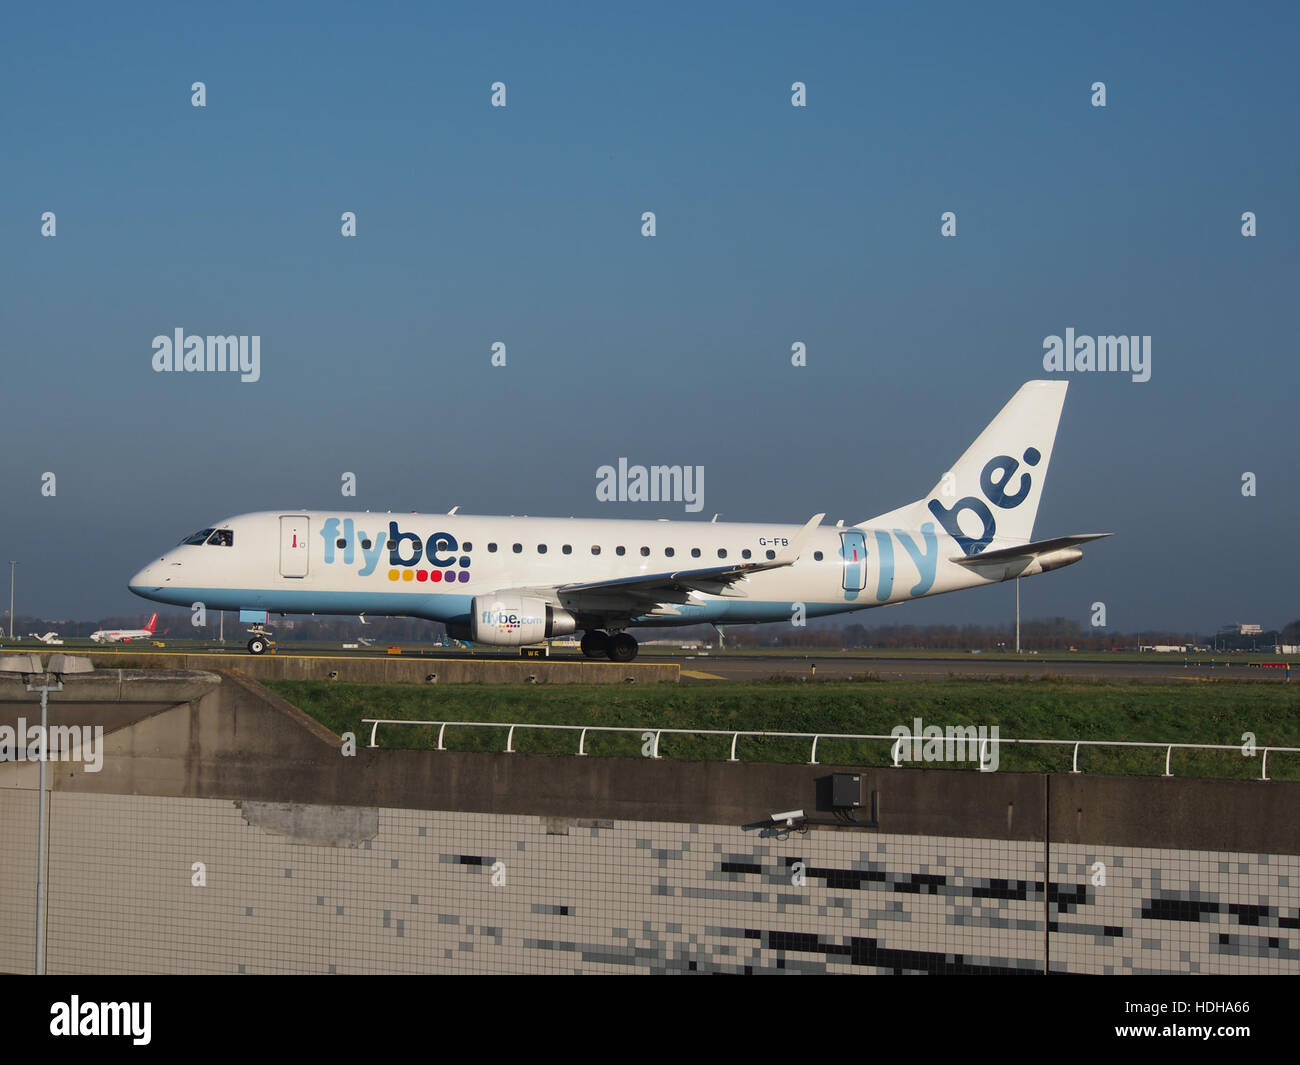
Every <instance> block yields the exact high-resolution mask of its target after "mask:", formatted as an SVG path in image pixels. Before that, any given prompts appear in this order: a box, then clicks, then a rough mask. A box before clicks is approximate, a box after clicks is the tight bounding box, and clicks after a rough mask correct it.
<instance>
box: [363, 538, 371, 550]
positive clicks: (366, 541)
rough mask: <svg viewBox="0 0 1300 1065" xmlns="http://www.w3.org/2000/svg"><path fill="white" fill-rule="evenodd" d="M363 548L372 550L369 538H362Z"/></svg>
mask: <svg viewBox="0 0 1300 1065" xmlns="http://www.w3.org/2000/svg"><path fill="white" fill-rule="evenodd" d="M361 550H362V551H369V550H370V541H369V540H362V541H361Z"/></svg>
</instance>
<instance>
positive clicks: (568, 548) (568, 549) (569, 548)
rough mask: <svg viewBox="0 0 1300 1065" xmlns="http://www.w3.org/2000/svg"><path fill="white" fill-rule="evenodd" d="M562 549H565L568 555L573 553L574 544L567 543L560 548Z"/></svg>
mask: <svg viewBox="0 0 1300 1065" xmlns="http://www.w3.org/2000/svg"><path fill="white" fill-rule="evenodd" d="M560 550H561V551H563V552H564V553H565V554H566V555H571V554H573V545H572V544H565V545H564V546H563V547H562V548H560Z"/></svg>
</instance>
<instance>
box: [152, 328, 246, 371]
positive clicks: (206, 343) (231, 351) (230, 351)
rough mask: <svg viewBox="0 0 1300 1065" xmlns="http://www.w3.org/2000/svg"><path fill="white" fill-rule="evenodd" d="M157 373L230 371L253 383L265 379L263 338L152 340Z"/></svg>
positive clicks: (178, 335)
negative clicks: (261, 378)
mask: <svg viewBox="0 0 1300 1065" xmlns="http://www.w3.org/2000/svg"><path fill="white" fill-rule="evenodd" d="M153 368H154V373H216V372H218V371H222V370H230V371H233V372H234V373H237V374H239V379H240V380H241V381H243V382H244V383H246V384H251V383H252V382H254V381H256V380H257V379H258V378H259V377H261V376H262V338H261V336H210V337H201V336H186V335H185V330H184V329H181V328H180V327H179V326H178V327H177V328H176V330H175V331H174V333H173V335H172V336H162V335H159V336H156V337H154V338H153Z"/></svg>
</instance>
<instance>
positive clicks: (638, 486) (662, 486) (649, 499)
mask: <svg viewBox="0 0 1300 1065" xmlns="http://www.w3.org/2000/svg"><path fill="white" fill-rule="evenodd" d="M596 498H597V499H598V500H599V501H600V502H602V503H685V504H686V510H687V511H688V512H689V513H692V514H694V513H696V512H697V511H700V510H703V509H704V467H703V466H649V467H646V466H629V465H628V464H627V459H626V458H620V459H619V460H618V468H617V469H615V468H614V467H613V466H601V467H600V468H599V469H597V470H596Z"/></svg>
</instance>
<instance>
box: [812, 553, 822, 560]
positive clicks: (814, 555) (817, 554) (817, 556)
mask: <svg viewBox="0 0 1300 1065" xmlns="http://www.w3.org/2000/svg"><path fill="white" fill-rule="evenodd" d="M813 560H814V561H816V562H820V561H821V560H822V553H821V552H820V551H814V552H813Z"/></svg>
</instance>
